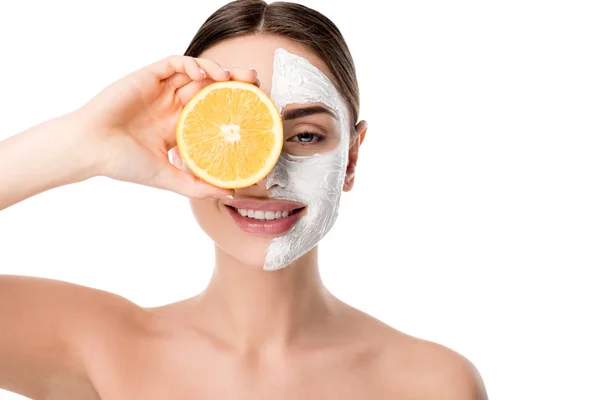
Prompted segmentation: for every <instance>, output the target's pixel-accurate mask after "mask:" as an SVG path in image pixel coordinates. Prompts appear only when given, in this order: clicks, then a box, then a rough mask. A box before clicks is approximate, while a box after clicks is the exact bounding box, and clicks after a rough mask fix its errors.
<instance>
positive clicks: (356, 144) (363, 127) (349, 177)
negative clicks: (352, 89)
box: [344, 121, 367, 192]
mask: <svg viewBox="0 0 600 400" xmlns="http://www.w3.org/2000/svg"><path fill="white" fill-rule="evenodd" d="M366 134H367V122H366V121H360V122H359V123H358V124H356V127H355V133H354V135H353V138H352V141H351V142H350V149H349V153H348V166H347V167H346V179H345V180H344V192H349V191H350V190H352V187H353V186H354V176H355V175H356V163H357V162H358V149H359V148H360V145H361V144H362V142H363V140H365V136H366Z"/></svg>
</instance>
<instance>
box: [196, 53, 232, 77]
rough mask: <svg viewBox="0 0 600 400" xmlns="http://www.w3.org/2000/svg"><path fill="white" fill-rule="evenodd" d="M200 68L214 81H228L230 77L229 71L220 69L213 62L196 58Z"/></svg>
mask: <svg viewBox="0 0 600 400" xmlns="http://www.w3.org/2000/svg"><path fill="white" fill-rule="evenodd" d="M195 60H196V62H197V63H198V65H199V66H200V68H202V69H203V70H204V72H206V76H207V77H208V78H211V79H213V80H215V81H228V80H229V79H230V77H231V74H230V73H229V71H227V70H226V69H225V68H223V67H221V66H220V65H219V64H217V63H216V62H215V61H213V60H209V59H208V58H196V59H195Z"/></svg>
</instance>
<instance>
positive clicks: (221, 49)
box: [200, 35, 333, 95]
mask: <svg viewBox="0 0 600 400" xmlns="http://www.w3.org/2000/svg"><path fill="white" fill-rule="evenodd" d="M278 48H283V49H285V50H287V51H288V52H290V53H292V54H295V55H298V56H300V57H303V58H305V59H307V60H308V61H309V62H310V63H311V64H312V65H314V66H315V67H317V68H318V69H319V70H320V71H321V72H323V73H324V74H325V75H326V76H327V77H328V78H329V80H331V81H332V82H333V79H332V76H331V72H330V71H329V68H327V66H326V65H325V63H324V62H323V61H322V60H321V59H320V58H319V57H317V56H316V55H315V54H314V53H313V52H312V51H310V50H309V49H308V48H307V47H305V46H303V45H301V44H299V43H296V42H294V41H292V40H289V39H286V38H283V37H279V36H270V35H251V36H242V37H237V38H233V39H227V40H224V41H223V42H220V43H219V44H217V45H215V46H213V47H211V48H209V49H207V50H206V51H204V52H203V53H202V54H201V55H200V57H202V58H208V59H211V60H214V61H216V62H217V63H219V64H220V65H221V66H222V67H224V68H254V69H255V70H256V71H257V72H258V79H259V80H260V82H261V88H262V89H263V90H264V91H265V92H266V93H267V94H268V95H271V84H272V79H273V59H274V54H275V50H276V49H278Z"/></svg>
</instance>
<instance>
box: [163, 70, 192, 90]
mask: <svg viewBox="0 0 600 400" xmlns="http://www.w3.org/2000/svg"><path fill="white" fill-rule="evenodd" d="M191 81H192V78H190V77H189V76H188V74H182V73H176V74H175V75H172V76H171V77H170V78H167V79H166V80H165V82H166V83H167V85H169V86H170V87H172V88H173V89H179V88H180V87H182V86H185V85H187V84H188V83H190V82H191Z"/></svg>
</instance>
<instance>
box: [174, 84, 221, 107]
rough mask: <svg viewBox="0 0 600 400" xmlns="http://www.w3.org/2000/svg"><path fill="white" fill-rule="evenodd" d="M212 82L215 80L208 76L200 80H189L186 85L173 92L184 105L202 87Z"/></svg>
mask: <svg viewBox="0 0 600 400" xmlns="http://www.w3.org/2000/svg"><path fill="white" fill-rule="evenodd" d="M214 82H215V81H214V80H212V79H210V78H206V79H204V80H203V81H202V82H190V83H188V84H187V85H185V86H183V87H181V88H179V89H177V91H176V92H175V94H176V95H177V97H178V98H179V101H181V104H182V105H183V106H185V105H186V104H187V103H188V102H189V101H190V100H191V99H192V97H194V96H195V95H196V94H197V93H198V92H199V91H200V90H202V88H204V87H205V86H208V85H210V84H211V83H214Z"/></svg>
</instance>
